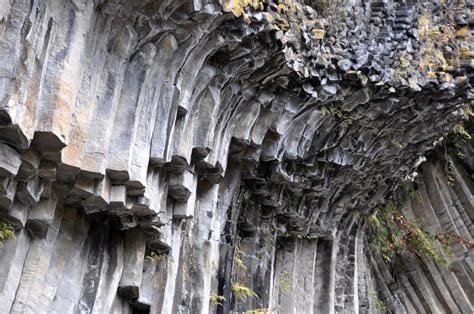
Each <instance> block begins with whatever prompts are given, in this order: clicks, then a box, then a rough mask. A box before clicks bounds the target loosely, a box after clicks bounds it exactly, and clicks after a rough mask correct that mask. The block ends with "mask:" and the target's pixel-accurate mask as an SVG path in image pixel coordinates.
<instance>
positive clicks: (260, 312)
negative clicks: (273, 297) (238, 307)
mask: <svg viewBox="0 0 474 314" xmlns="http://www.w3.org/2000/svg"><path fill="white" fill-rule="evenodd" d="M272 313H273V312H272V310H270V309H255V310H248V311H245V312H231V314H272Z"/></svg>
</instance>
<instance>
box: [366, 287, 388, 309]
mask: <svg viewBox="0 0 474 314" xmlns="http://www.w3.org/2000/svg"><path fill="white" fill-rule="evenodd" d="M369 296H370V297H371V299H372V301H373V302H374V305H375V308H376V309H377V310H379V311H381V312H384V313H385V312H388V313H391V311H390V310H389V308H388V306H387V304H385V302H383V301H382V300H380V299H379V297H378V295H377V292H375V291H374V290H369Z"/></svg>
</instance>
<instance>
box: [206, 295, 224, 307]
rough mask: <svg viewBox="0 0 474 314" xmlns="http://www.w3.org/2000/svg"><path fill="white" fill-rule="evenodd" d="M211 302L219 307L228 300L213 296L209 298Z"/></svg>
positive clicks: (220, 296)
mask: <svg viewBox="0 0 474 314" xmlns="http://www.w3.org/2000/svg"><path fill="white" fill-rule="evenodd" d="M209 301H211V303H212V304H213V305H216V306H217V305H222V302H225V301H226V298H225V297H224V296H222V295H217V294H213V295H210V296H209Z"/></svg>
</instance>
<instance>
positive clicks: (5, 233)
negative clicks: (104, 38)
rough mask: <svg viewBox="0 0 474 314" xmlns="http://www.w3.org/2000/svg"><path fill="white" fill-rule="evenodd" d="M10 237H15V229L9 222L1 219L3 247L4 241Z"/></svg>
mask: <svg viewBox="0 0 474 314" xmlns="http://www.w3.org/2000/svg"><path fill="white" fill-rule="evenodd" d="M9 238H15V230H13V227H12V225H10V224H9V223H6V222H3V221H0V248H1V247H3V241H5V240H6V239H9Z"/></svg>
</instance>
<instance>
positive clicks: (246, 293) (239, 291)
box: [231, 282, 259, 302]
mask: <svg viewBox="0 0 474 314" xmlns="http://www.w3.org/2000/svg"><path fill="white" fill-rule="evenodd" d="M231 290H232V294H233V295H234V296H235V298H236V299H237V300H239V301H244V302H245V301H247V299H248V298H256V299H259V297H258V295H257V294H256V293H255V291H253V290H252V289H250V288H249V287H247V286H245V285H243V284H241V283H238V282H236V283H234V284H232V288H231Z"/></svg>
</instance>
